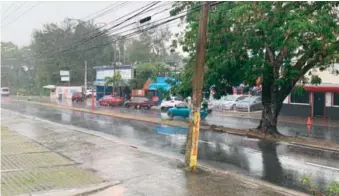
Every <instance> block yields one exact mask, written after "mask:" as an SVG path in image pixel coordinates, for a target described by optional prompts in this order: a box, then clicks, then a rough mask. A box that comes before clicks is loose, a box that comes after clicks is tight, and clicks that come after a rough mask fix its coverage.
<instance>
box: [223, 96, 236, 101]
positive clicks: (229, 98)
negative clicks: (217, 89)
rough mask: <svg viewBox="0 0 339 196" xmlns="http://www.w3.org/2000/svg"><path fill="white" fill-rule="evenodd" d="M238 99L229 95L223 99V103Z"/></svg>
mask: <svg viewBox="0 0 339 196" xmlns="http://www.w3.org/2000/svg"><path fill="white" fill-rule="evenodd" d="M237 98H238V96H234V95H229V96H226V97H225V99H224V100H225V101H235V100H236V99H237Z"/></svg>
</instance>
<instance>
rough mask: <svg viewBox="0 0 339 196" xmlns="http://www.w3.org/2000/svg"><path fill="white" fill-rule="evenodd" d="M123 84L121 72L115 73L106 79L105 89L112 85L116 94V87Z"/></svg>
mask: <svg viewBox="0 0 339 196" xmlns="http://www.w3.org/2000/svg"><path fill="white" fill-rule="evenodd" d="M120 82H121V75H120V72H114V75H113V76H112V77H106V78H105V87H106V86H108V85H109V84H112V90H113V92H114V87H116V86H119V84H120Z"/></svg>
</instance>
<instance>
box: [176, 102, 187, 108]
mask: <svg viewBox="0 0 339 196" xmlns="http://www.w3.org/2000/svg"><path fill="white" fill-rule="evenodd" d="M177 108H187V104H186V103H179V104H178V105H177Z"/></svg>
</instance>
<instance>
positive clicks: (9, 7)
mask: <svg viewBox="0 0 339 196" xmlns="http://www.w3.org/2000/svg"><path fill="white" fill-rule="evenodd" d="M16 3H17V1H15V2H13V3H12V4H11V5H10V6H8V8H7V9H6V11H4V13H3V15H6V13H7V12H8V11H9V10H10V9H11V8H12V7H13V6H14V5H15V4H16Z"/></svg>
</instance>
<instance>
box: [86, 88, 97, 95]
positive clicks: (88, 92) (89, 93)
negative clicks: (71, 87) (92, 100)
mask: <svg viewBox="0 0 339 196" xmlns="http://www.w3.org/2000/svg"><path fill="white" fill-rule="evenodd" d="M93 94H94V97H96V96H97V91H96V90H93ZM91 96H92V89H87V90H86V97H91Z"/></svg>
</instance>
